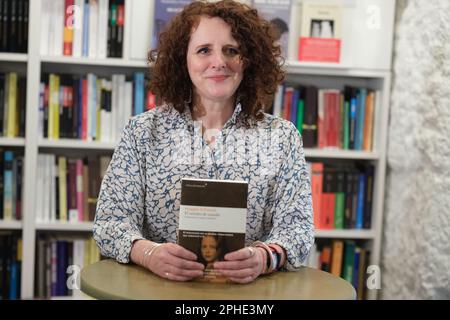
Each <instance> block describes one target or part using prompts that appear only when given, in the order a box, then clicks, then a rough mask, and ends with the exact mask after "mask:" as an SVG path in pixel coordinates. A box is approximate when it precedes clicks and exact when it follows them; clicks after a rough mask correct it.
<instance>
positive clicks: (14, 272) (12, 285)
mask: <svg viewBox="0 0 450 320" xmlns="http://www.w3.org/2000/svg"><path fill="white" fill-rule="evenodd" d="M21 273H22V239H21V238H20V236H19V235H18V234H17V233H13V232H9V231H0V300H7V299H11V300H13V299H19V298H20V278H21Z"/></svg>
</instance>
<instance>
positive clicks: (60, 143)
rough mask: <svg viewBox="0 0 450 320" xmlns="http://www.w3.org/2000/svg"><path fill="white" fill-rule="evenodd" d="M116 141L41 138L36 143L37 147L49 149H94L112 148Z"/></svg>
mask: <svg viewBox="0 0 450 320" xmlns="http://www.w3.org/2000/svg"><path fill="white" fill-rule="evenodd" d="M115 146H116V143H112V142H92V141H84V140H78V139H58V140H49V139H41V140H40V141H39V143H38V147H39V148H51V149H95V150H108V151H109V150H114V148H115Z"/></svg>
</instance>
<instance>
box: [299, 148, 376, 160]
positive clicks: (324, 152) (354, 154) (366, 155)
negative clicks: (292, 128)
mask: <svg viewBox="0 0 450 320" xmlns="http://www.w3.org/2000/svg"><path fill="white" fill-rule="evenodd" d="M304 150H305V156H306V157H311V158H330V159H351V160H377V159H379V158H380V155H379V153H377V152H366V151H357V150H339V149H313V148H305V149H304Z"/></svg>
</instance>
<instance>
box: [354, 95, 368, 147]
mask: <svg viewBox="0 0 450 320" xmlns="http://www.w3.org/2000/svg"><path fill="white" fill-rule="evenodd" d="M358 91H359V95H358V117H357V119H356V138H357V139H356V141H357V143H356V146H355V149H356V150H362V145H363V140H364V121H365V115H366V97H367V89H364V88H363V89H359V90H358Z"/></svg>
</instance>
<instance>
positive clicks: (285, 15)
mask: <svg viewBox="0 0 450 320" xmlns="http://www.w3.org/2000/svg"><path fill="white" fill-rule="evenodd" d="M252 6H253V7H254V8H255V9H257V10H258V12H259V13H260V14H261V15H262V16H263V17H264V18H265V19H267V20H268V21H270V22H271V23H272V25H273V26H274V29H275V31H276V36H277V42H278V43H279V44H280V46H281V54H282V56H283V57H285V58H287V54H288V45H289V31H290V27H289V25H290V18H291V17H290V16H291V0H253V3H252Z"/></svg>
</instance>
